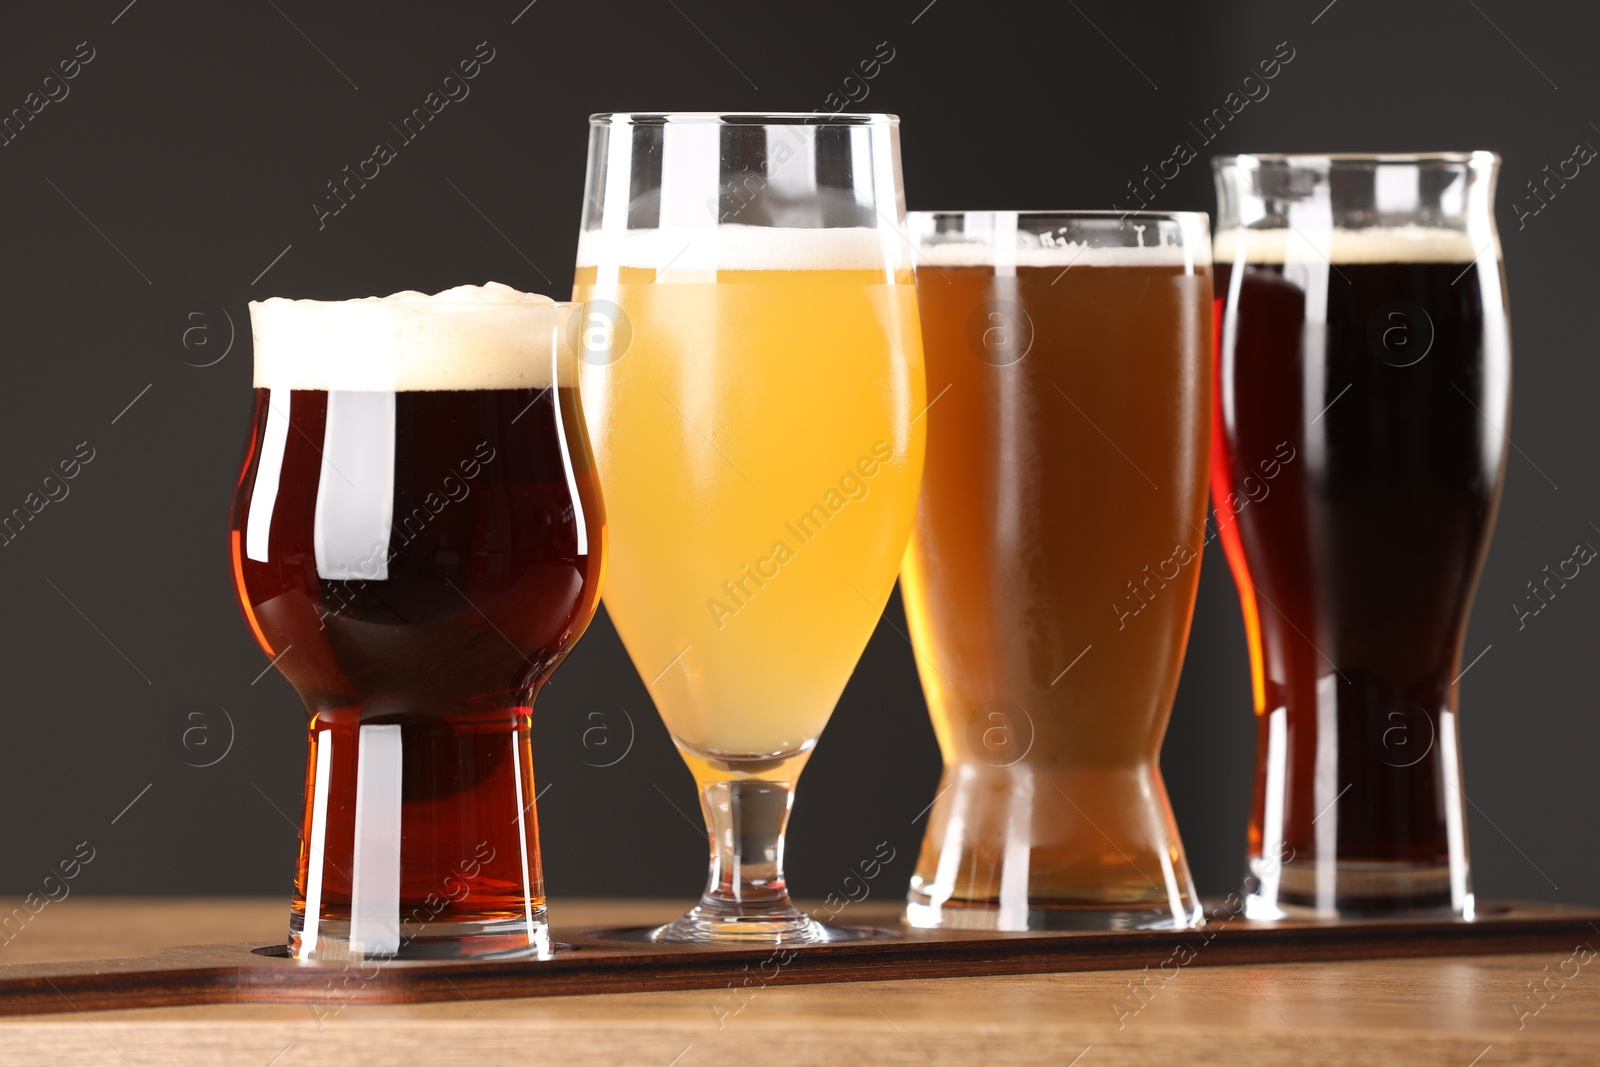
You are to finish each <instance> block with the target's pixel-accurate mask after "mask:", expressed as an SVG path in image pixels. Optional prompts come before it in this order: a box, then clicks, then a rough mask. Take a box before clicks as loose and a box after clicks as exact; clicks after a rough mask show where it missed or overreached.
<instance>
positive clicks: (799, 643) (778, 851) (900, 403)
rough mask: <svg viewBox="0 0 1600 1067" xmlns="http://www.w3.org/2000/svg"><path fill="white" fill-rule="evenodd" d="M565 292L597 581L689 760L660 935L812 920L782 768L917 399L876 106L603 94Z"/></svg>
mask: <svg viewBox="0 0 1600 1067" xmlns="http://www.w3.org/2000/svg"><path fill="white" fill-rule="evenodd" d="M584 205H585V206H584V213H583V226H582V232H581V237H580V244H579V253H578V271H577V278H576V283H575V286H574V299H576V300H580V301H584V302H585V308H584V312H583V315H584V317H583V319H582V322H581V328H580V329H579V330H578V331H576V332H577V334H578V335H579V338H580V340H579V344H580V346H581V349H582V359H583V361H584V364H585V365H584V367H583V371H582V382H583V391H584V395H585V401H586V404H587V407H588V411H589V417H590V426H591V429H592V431H593V433H594V444H595V455H596V461H597V468H598V469H599V471H600V477H601V483H602V486H603V489H604V493H605V498H606V505H607V508H608V511H609V513H610V517H611V522H612V526H611V532H612V542H611V555H610V558H609V561H608V567H609V574H608V576H607V585H606V590H605V600H606V605H607V608H608V610H609V611H610V614H611V618H612V619H613V621H614V622H615V623H616V627H617V631H618V633H619V634H620V635H621V637H622V640H623V643H624V644H625V645H626V646H627V649H628V653H629V655H630V656H631V657H632V658H633V662H634V666H635V667H637V668H638V670H639V672H640V674H641V675H642V676H643V678H644V679H645V680H646V682H647V683H648V685H649V688H650V692H651V694H652V696H653V697H654V699H655V703H656V707H657V709H658V710H659V711H660V713H661V716H662V718H663V720H664V721H665V722H666V725H667V728H668V729H669V730H670V731H671V733H672V736H673V739H674V741H675V742H676V743H677V746H678V749H679V751H680V753H681V754H682V755H683V758H684V760H685V761H686V762H687V763H688V765H689V769H690V770H691V771H692V772H693V774H694V778H695V781H696V783H697V785H698V787H699V792H700V803H701V808H702V811H703V813H704V816H705V820H706V826H707V831H708V835H709V838H710V846H711V870H710V876H709V879H708V881H707V885H706V889H705V893H704V894H703V895H702V897H701V899H700V903H699V905H698V906H697V907H695V908H694V909H693V910H692V911H691V912H690V913H689V914H688V915H686V916H685V917H684V918H682V919H680V920H678V921H677V922H675V923H672V924H670V925H668V926H665V927H662V928H661V929H659V930H657V931H655V932H654V935H653V936H654V937H655V938H656V939H657V940H662V941H678V942H701V941H729V940H733V941H762V942H770V943H778V942H815V941H826V940H831V939H836V938H839V937H841V936H846V935H843V934H842V933H841V932H840V931H835V930H830V929H829V928H827V927H824V926H822V925H821V924H819V923H817V922H816V921H815V920H813V919H811V918H809V917H807V916H805V915H803V914H802V913H800V912H799V911H798V910H797V909H796V908H795V907H794V906H793V905H792V904H791V903H790V901H789V896H788V891H787V889H786V888H785V883H784V875H783V837H784V828H785V826H786V824H787V821H788V817H789V810H790V805H791V803H792V799H793V791H794V787H795V782H796V780H797V779H798V777H799V775H800V771H801V769H802V768H803V767H804V766H805V763H806V759H807V757H808V756H809V755H810V753H811V749H812V746H813V745H814V744H815V743H816V740H817V736H818V734H820V733H821V732H822V728H823V726H824V725H826V723H827V721H828V716H829V714H830V713H831V712H832V710H833V706H834V704H835V703H836V702H837V700H838V698H839V694H840V692H841V691H842V690H843V688H844V685H845V682H846V681H847V680H848V678H849V677H850V673H851V671H852V670H853V668H854V667H855V664H856V660H857V659H858V658H859V657H860V655H861V651H862V649H863V648H864V647H865V646H866V643H867V640H868V638H869V637H870V636H871V634H872V631H873V628H874V627H875V626H876V624H877V621H878V617H879V614H880V613H881V611H882V609H883V606H884V604H885V602H886V601H887V599H888V597H889V593H890V590H891V589H892V588H893V586H894V582H895V574H896V572H897V570H898V569H899V566H900V559H901V555H902V553H903V551H904V549H905V544H906V539H907V536H908V534H909V532H910V529H911V521H912V514H913V511H914V509H915V506H916V495H917V488H918V485H919V483H920V480H921V476H922V458H923V422H922V420H921V419H920V418H919V415H920V413H921V411H922V409H923V405H924V403H925V399H924V382H923V370H922V344H921V337H920V334H919V330H918V320H917V306H916V291H915V288H914V285H913V279H912V264H911V252H910V249H909V247H908V246H907V245H906V243H905V240H904V237H903V234H902V231H903V229H904V225H905V207H904V201H903V194H902V186H901V177H900V156H899V141H898V120H897V119H895V118H894V117H893V116H888V115H830V116H824V117H819V116H816V115H712V114H681V115H667V114H649V115H644V114H639V115H623V114H617V115H598V116H595V117H594V118H593V119H592V120H591V129H590V140H589V169H588V180H587V184H586V195H585V201H584Z"/></svg>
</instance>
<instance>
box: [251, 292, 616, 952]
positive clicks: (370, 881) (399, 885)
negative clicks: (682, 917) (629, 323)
mask: <svg viewBox="0 0 1600 1067" xmlns="http://www.w3.org/2000/svg"><path fill="white" fill-rule="evenodd" d="M573 310H574V309H573V305H570V304H553V303H552V302H551V301H550V300H549V299H548V298H545V297H538V296H528V295H526V294H522V293H518V292H517V291H516V290H513V289H510V288H507V287H506V286H500V285H494V284H490V285H488V286H484V287H481V288H479V287H473V286H463V287H461V288H459V289H453V290H450V291H448V292H444V293H440V294H439V295H438V296H433V297H427V296H423V295H422V294H421V293H399V294H396V295H395V296H392V297H388V298H385V299H382V300H379V299H369V300H347V301H330V302H323V301H315V300H277V299H275V300H267V301H264V302H261V303H252V304H251V305H250V317H251V322H252V324H253V326H254V332H255V386H256V399H255V414H254V416H253V419H252V423H253V426H254V431H253V434H252V436H251V440H250V445H249V448H248V451H247V453H246V455H245V461H244V469H243V471H242V472H241V474H240V476H239V484H238V489H237V491H236V493H235V495H234V501H233V520H232V533H233V537H232V544H233V573H234V579H235V585H236V590H237V593H238V596H239V601H240V603H241V604H242V605H243V607H244V613H245V617H246V619H247V621H248V622H249V624H250V628H251V630H252V631H253V633H254V634H255V637H256V640H257V641H258V642H259V643H260V645H261V648H262V651H263V652H265V653H266V654H267V655H268V656H269V657H271V659H272V663H273V665H274V666H276V667H277V668H278V670H279V671H281V672H282V673H283V675H284V677H286V678H288V679H289V681H290V683H291V684H293V685H294V687H295V691H296V692H297V693H299V695H300V698H301V699H302V700H303V701H304V702H305V706H306V712H307V714H308V715H309V716H310V724H309V730H308V734H309V740H310V752H309V756H308V759H307V762H306V791H305V818H304V824H303V829H302V833H301V846H300V861H299V867H298V870H297V873H296V877H295V889H294V902H293V906H292V909H291V914H290V949H291V951H292V953H293V955H294V956H295V957H296V958H297V959H307V960H340V959H351V958H363V957H377V958H390V957H401V958H425V957H451V956H490V955H492V956H518V955H542V954H544V953H545V952H547V951H548V938H547V933H546V929H545V901H544V883H543V881H542V878H541V875H540V868H539V831H538V823H537V819H536V813H535V811H534V804H533V801H534V795H535V791H534V785H533V757H532V751H531V749H530V747H529V741H528V737H529V733H528V731H529V715H530V712H531V709H532V705H533V699H534V696H535V695H536V694H537V693H538V691H539V689H540V688H541V687H542V686H543V685H544V683H545V680H546V679H547V678H548V677H549V676H550V672H551V671H553V670H554V669H555V667H556V665H557V664H558V663H559V662H560V661H561V659H562V657H563V656H565V655H566V653H567V651H568V650H569V649H570V648H571V647H572V645H573V643H574V642H575V641H577V639H578V637H579V636H580V635H581V634H582V633H583V629H584V627H585V626H587V625H588V622H589V619H590V618H591V617H592V616H593V614H594V611H595V608H596V606H597V604H598V601H599V581H600V570H601V560H602V556H603V548H604V544H605V517H604V513H603V511H602V510H601V505H600V495H599V490H598V487H597V486H596V484H595V480H594V474H593V471H592V468H591V462H590V453H589V447H588V442H587V440H586V439H585V435H584V428H583V418H582V413H581V411H580V410H579V405H578V395H577V390H576V388H575V385H576V373H575V366H574V364H575V363H576V359H575V354H574V353H573V352H572V350H571V349H570V348H564V347H563V344H562V339H563V338H565V336H566V324H567V320H568V318H569V317H570V315H571V313H572V311H573Z"/></svg>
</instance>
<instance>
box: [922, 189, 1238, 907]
mask: <svg viewBox="0 0 1600 1067" xmlns="http://www.w3.org/2000/svg"><path fill="white" fill-rule="evenodd" d="M911 228H912V234H913V237H914V239H915V240H916V241H917V242H918V245H919V260H918V265H917V294H918V297H919V300H920V302H921V309H922V333H923V339H924V343H925V345H926V349H927V359H928V392H929V394H930V395H931V396H934V397H939V398H940V399H939V400H938V402H937V403H936V404H933V405H931V406H930V407H929V408H928V415H927V418H926V420H925V421H926V422H927V423H928V466H927V474H926V477H925V479H924V484H923V489H922V500H921V504H920V506H919V508H918V511H917V525H916V532H915V534H914V536H913V539H912V544H911V549H910V551H909V552H907V553H906V566H905V572H904V575H903V579H902V582H903V585H902V587H903V589H904V592H905V600H906V617H907V619H908V621H909V622H910V624H911V640H912V642H913V644H914V645H915V646H916V650H917V669H918V670H919V671H920V672H921V674H922V688H923V692H924V693H925V694H926V695H927V698H928V710H929V712H930V714H931V715H932V717H933V725H934V731H935V733H936V734H937V735H938V738H939V747H940V749H941V750H942V752H943V754H944V760H945V770H944V780H943V782H942V783H941V784H940V791H939V793H938V797H937V799H936V800H935V801H934V803H933V807H932V810H931V812H930V813H929V817H928V828H927V832H926V836H925V837H924V839H923V844H922V855H921V857H920V858H919V860H918V861H917V869H916V873H915V874H914V875H913V877H912V881H911V892H910V896H909V898H908V901H907V906H906V919H907V921H908V922H910V923H911V924H912V925H915V926H924V927H934V926H937V927H957V928H961V927H966V928H972V929H986V930H1049V929H1073V928H1090V929H1095V928H1098V929H1107V928H1110V929H1119V928H1129V927H1184V926H1188V925H1191V924H1192V923H1194V922H1195V921H1197V919H1198V917H1199V902H1198V900H1197V898H1196V896H1195V891H1194V885H1193V883H1192V881H1191V880H1190V877H1189V868H1188V864H1187V863H1186V862H1185V861H1184V855H1183V846H1182V844H1181V843H1180V841H1179V840H1178V829H1177V826H1176V824H1175V823H1174V821H1173V818H1172V810H1171V808H1170V807H1169V806H1168V804H1167V794H1166V789H1165V787H1164V786H1163V785H1162V781H1161V772H1160V768H1159V765H1158V759H1159V756H1160V752H1161V738H1162V735H1163V734H1164V733H1165V731H1166V727H1167V716H1168V715H1169V714H1170V712H1171V710H1172V699H1173V695H1174V693H1175V692H1176V690H1177V686H1178V672H1179V669H1180V668H1181V666H1182V664H1183V649H1184V642H1185V640H1186V639H1187V637H1188V634H1189V619H1190V615H1191V614H1192V612H1193V610H1194V599H1195V590H1196V588H1197V583H1198V579H1199V573H1200V553H1201V546H1202V543H1203V540H1204V534H1203V529H1202V527H1203V524H1204V522H1205V504H1206V442H1207V435H1208V432H1209V427H1210V416H1211V382H1212V375H1211V307H1212V304H1211V249H1210V242H1209V240H1208V235H1207V228H1206V218H1205V216H1204V215H1198V214H1192V213H1176V214H1154V213H1142V212H1137V213H1132V214H1128V215H1126V216H1119V215H1117V214H1115V213H1109V212H1101V213H1097V212H1070V213H1040V212H1022V213H1019V212H1007V211H971V212H958V213H949V214H922V213H920V212H919V213H917V214H915V215H913V216H912V219H911Z"/></svg>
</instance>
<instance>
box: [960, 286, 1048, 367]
mask: <svg viewBox="0 0 1600 1067" xmlns="http://www.w3.org/2000/svg"><path fill="white" fill-rule="evenodd" d="M967 342H968V344H969V346H970V347H971V348H972V352H973V355H975V356H977V357H978V358H979V359H981V360H983V361H984V362H985V363H987V364H989V365H990V366H991V367H1009V366H1011V365H1012V364H1013V363H1016V362H1018V361H1019V360H1021V359H1022V357H1023V356H1025V355H1027V354H1028V350H1029V349H1030V348H1032V347H1033V319H1032V318H1030V317H1029V315H1028V312H1027V309H1026V308H1024V307H1023V306H1022V305H1021V304H1017V303H1014V302H1013V301H1010V300H985V301H984V302H983V303H982V304H979V305H978V308H977V310H976V311H974V312H973V313H972V316H971V317H970V318H969V319H968V320H967Z"/></svg>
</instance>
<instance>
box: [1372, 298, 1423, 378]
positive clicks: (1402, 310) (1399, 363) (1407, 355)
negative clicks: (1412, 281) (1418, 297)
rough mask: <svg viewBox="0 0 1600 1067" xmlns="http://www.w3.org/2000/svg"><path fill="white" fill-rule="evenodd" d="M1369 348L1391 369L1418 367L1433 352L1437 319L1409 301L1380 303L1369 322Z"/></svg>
mask: <svg viewBox="0 0 1600 1067" xmlns="http://www.w3.org/2000/svg"><path fill="white" fill-rule="evenodd" d="M1367 345H1368V347H1369V348H1371V349H1372V354H1373V355H1375V356H1377V357H1378V358H1379V359H1381V360H1383V361H1384V362H1385V363H1387V364H1389V366H1391V367H1410V366H1414V365H1415V364H1418V363H1421V362H1422V359H1423V357H1424V356H1426V355H1427V354H1428V353H1429V352H1430V351H1431V350H1432V349H1433V318H1432V317H1431V316H1430V315H1429V314H1428V312H1427V309H1425V308H1423V307H1422V306H1420V305H1418V304H1413V303H1412V302H1411V301H1409V300H1391V301H1389V302H1388V303H1385V304H1380V305H1378V309H1377V310H1376V311H1374V312H1373V313H1372V315H1371V317H1370V318H1368V319H1367Z"/></svg>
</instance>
